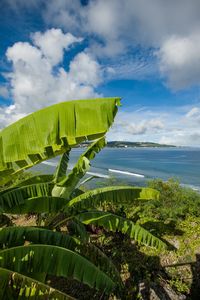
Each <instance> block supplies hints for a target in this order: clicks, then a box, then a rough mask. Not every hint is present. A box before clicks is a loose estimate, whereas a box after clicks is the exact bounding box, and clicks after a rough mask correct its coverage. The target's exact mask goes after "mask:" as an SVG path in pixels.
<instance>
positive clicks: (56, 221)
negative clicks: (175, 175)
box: [0, 98, 166, 299]
mask: <svg viewBox="0 0 200 300" xmlns="http://www.w3.org/2000/svg"><path fill="white" fill-rule="evenodd" d="M117 105H119V98H107V99H96V100H95V101H94V100H93V101H90V100H85V101H84V100H81V101H73V102H67V103H61V104H57V105H55V106H52V107H49V108H46V109H44V110H41V111H38V112H36V113H33V114H32V115H29V116H27V117H25V118H24V119H22V120H20V121H18V122H16V123H14V124H13V125H11V126H9V127H8V128H5V129H4V130H3V131H1V132H0V136H1V139H0V140H1V142H2V143H1V145H2V151H1V152H0V153H1V154H0V176H2V177H1V183H3V184H5V183H7V182H8V181H9V180H12V178H13V176H15V174H17V173H19V172H22V171H23V170H24V169H27V168H30V167H31V166H33V165H35V164H37V163H40V162H42V161H43V160H45V159H49V158H51V157H55V156H56V155H59V154H61V153H62V156H61V159H60V162H59V164H58V167H57V169H56V171H55V174H52V175H39V176H33V177H31V178H29V179H27V180H24V181H22V182H21V183H20V184H13V185H12V186H11V187H10V188H7V189H6V188H5V189H4V190H3V191H1V192H0V213H1V214H27V213H37V214H43V215H44V216H45V224H43V227H41V226H40V227H5V228H2V229H1V231H0V246H1V249H2V250H0V278H3V280H1V281H0V290H1V294H0V295H1V296H2V299H3V298H5V299H6V297H7V295H9V299H12V297H13V299H16V297H18V296H23V297H24V298H29V297H30V296H31V297H33V299H34V297H35V299H39V296H40V297H41V298H42V297H48V299H71V298H70V296H68V295H64V294H63V293H60V294H59V291H56V290H52V289H51V288H50V287H49V286H47V285H46V284H45V277H46V275H47V274H49V275H56V276H63V277H66V278H67V277H70V278H74V279H76V280H79V281H81V282H83V283H85V284H87V285H89V286H90V287H92V288H95V289H97V290H100V291H102V292H104V293H107V294H109V293H111V292H117V289H119V290H121V289H122V286H123V285H122V281H121V278H120V275H119V272H118V270H117V269H116V267H115V266H114V264H113V263H112V261H111V259H110V258H108V257H107V256H106V255H105V254H104V253H103V252H102V251H101V250H100V249H99V248H97V247H96V246H95V245H94V244H92V243H91V242H90V239H89V234H88V233H87V230H86V226H85V225H88V224H93V225H94V226H97V227H101V228H103V229H104V230H105V231H108V232H122V233H123V234H125V235H127V236H128V237H129V238H131V239H134V240H135V241H137V242H138V243H139V244H144V245H146V246H150V247H156V248H160V249H164V248H165V247H166V245H165V243H164V242H162V241H161V240H160V239H159V238H157V237H155V236H154V235H152V234H151V233H150V232H149V231H147V230H145V229H144V228H142V227H141V226H139V225H137V224H134V223H133V222H132V221H131V220H128V219H126V218H122V217H121V216H118V215H116V214H114V213H112V212H110V211H108V209H107V208H108V207H109V205H110V204H113V205H121V204H124V205H136V204H137V201H138V200H142V201H148V200H151V199H157V198H158V197H159V193H158V192H157V191H155V190H153V189H150V188H141V187H131V186H115V187H105V188H97V189H93V190H89V191H86V192H83V191H82V190H81V189H80V182H81V180H82V179H83V177H84V176H85V174H86V173H87V171H88V170H89V168H90V161H91V160H92V159H94V157H95V155H96V154H97V153H98V152H99V151H101V149H102V148H103V147H104V146H105V144H106V142H105V137H104V135H105V133H106V131H107V130H108V129H109V127H110V126H111V124H112V122H113V120H114V117H115V114H116V112H117ZM44 116H45V117H44ZM19 133H20V134H19ZM85 140H95V141H94V142H93V143H92V144H91V145H90V146H89V147H88V148H87V149H86V151H85V152H84V153H83V154H82V155H81V156H80V157H79V159H78V161H77V163H76V164H75V166H74V168H73V169H72V170H71V171H70V172H69V173H68V174H66V172H67V167H68V161H69V156H70V151H71V148H72V147H73V146H74V145H76V144H78V143H80V142H82V141H85ZM1 145H0V146H1ZM12 148H13V151H12ZM83 182H86V181H82V183H83ZM62 225H67V228H68V232H67V233H66V232H63V231H62V232H58V231H56V230H57V229H59V228H60V227H61V226H62ZM41 274H45V276H44V277H43V279H41V278H42V276H41ZM39 279H40V280H39ZM55 295H56V296H55Z"/></svg>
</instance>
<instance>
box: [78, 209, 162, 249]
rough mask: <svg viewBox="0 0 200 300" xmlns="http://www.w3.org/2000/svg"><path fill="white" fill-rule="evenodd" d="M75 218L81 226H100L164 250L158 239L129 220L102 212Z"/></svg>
mask: <svg viewBox="0 0 200 300" xmlns="http://www.w3.org/2000/svg"><path fill="white" fill-rule="evenodd" d="M76 218H77V219H78V220H79V221H81V222H82V223H83V224H94V225H96V226H102V227H104V228H105V229H107V230H108V231H113V232H116V231H120V232H122V233H124V234H127V235H128V236H129V237H130V238H132V239H134V240H136V241H137V242H138V243H139V244H143V245H146V246H150V247H155V248H158V249H164V248H166V244H165V243H164V242H162V241H161V240H160V239H159V238H157V237H155V236H154V235H153V234H151V233H150V232H149V231H147V230H146V229H144V228H142V227H141V226H140V225H138V224H134V223H133V222H132V221H131V220H128V219H125V218H122V217H120V216H117V215H115V214H112V213H109V212H104V211H96V210H95V211H89V212H85V213H81V214H79V215H77V216H76Z"/></svg>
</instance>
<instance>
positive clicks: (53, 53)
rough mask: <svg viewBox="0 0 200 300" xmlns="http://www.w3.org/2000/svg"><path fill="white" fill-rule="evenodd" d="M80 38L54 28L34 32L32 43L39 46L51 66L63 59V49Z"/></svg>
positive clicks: (79, 40) (80, 39)
mask: <svg viewBox="0 0 200 300" xmlns="http://www.w3.org/2000/svg"><path fill="white" fill-rule="evenodd" d="M82 40H83V39H82V38H76V37H75V36H73V35H72V34H71V33H66V34H64V33H63V32H62V31H61V29H54V28H52V29H51V30H48V31H46V32H45V33H41V32H36V33H34V35H33V41H34V45H36V46H37V47H38V48H40V51H41V52H42V54H43V55H44V56H45V57H46V58H47V59H48V61H49V62H50V63H51V64H52V65H53V66H55V65H57V64H59V63H60V62H61V61H62V60H63V54H64V50H68V49H69V47H70V46H71V45H72V44H73V43H75V42H81V41H82Z"/></svg>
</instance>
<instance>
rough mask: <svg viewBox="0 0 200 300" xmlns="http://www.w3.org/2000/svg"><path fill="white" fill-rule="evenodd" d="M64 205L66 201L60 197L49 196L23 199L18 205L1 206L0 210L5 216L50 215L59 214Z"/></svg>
mask: <svg viewBox="0 0 200 300" xmlns="http://www.w3.org/2000/svg"><path fill="white" fill-rule="evenodd" d="M65 204H66V200H65V199H64V198H61V197H51V196H43V197H34V198H30V199H23V201H22V202H21V203H20V204H19V203H18V204H17V203H16V202H15V205H13V206H8V205H5V202H4V205H3V206H1V208H0V209H2V210H1V212H2V213H7V214H19V215H21V214H28V213H39V214H41V213H50V214H51V213H52V214H54V213H55V212H60V211H61V210H62V209H63V207H64V206H65Z"/></svg>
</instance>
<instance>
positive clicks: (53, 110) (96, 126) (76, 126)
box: [0, 98, 120, 184]
mask: <svg viewBox="0 0 200 300" xmlns="http://www.w3.org/2000/svg"><path fill="white" fill-rule="evenodd" d="M119 104H120V99H119V98H103V99H95V100H94V99H93V100H81V101H71V102H70V101H68V102H63V103H59V104H55V105H52V106H49V107H47V108H44V109H41V110H39V111H37V112H34V113H33V114H30V115H28V116H26V117H25V118H22V119H20V120H19V121H17V122H15V123H13V124H11V125H10V126H8V127H7V128H5V129H3V130H2V131H1V132H0V141H1V143H0V183H1V184H3V183H6V182H8V181H9V180H11V178H12V177H11V175H13V174H15V173H16V172H19V171H21V170H23V169H27V168H30V167H31V166H33V165H35V164H38V163H40V162H42V161H44V160H46V159H49V158H51V157H54V156H56V155H59V154H62V153H64V152H66V151H67V150H68V149H69V148H70V147H71V146H74V145H77V144H79V143H80V142H82V141H85V140H94V139H97V138H100V137H102V136H104V135H105V133H106V132H107V130H108V129H109V127H110V126H111V125H112V123H113V120H114V117H115V115H116V112H117V105H119Z"/></svg>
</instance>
